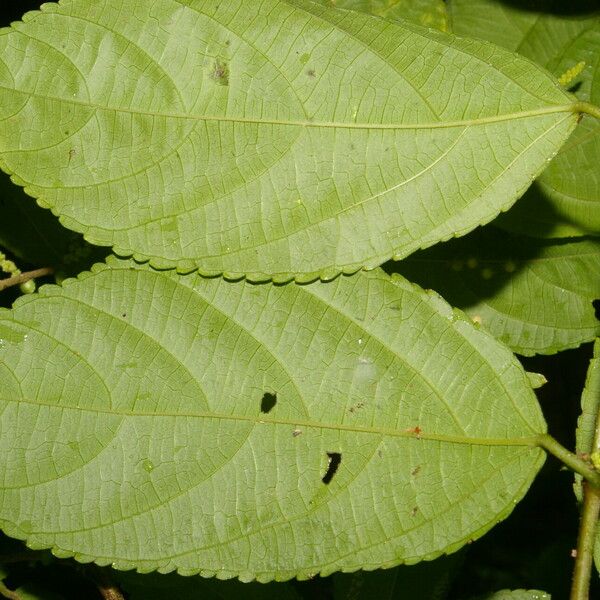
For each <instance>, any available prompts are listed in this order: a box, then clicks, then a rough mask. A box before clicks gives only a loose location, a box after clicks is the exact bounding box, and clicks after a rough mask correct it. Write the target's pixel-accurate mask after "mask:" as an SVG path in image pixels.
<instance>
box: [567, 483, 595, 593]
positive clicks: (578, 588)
mask: <svg viewBox="0 0 600 600" xmlns="http://www.w3.org/2000/svg"><path fill="white" fill-rule="evenodd" d="M599 514H600V490H599V489H597V488H594V487H592V486H591V485H589V484H588V483H587V482H584V484H583V511H582V513H581V522H580V524H579V535H578V537H577V556H576V558H575V569H574V570H573V585H572V587H571V600H588V598H589V595H590V578H591V576H592V563H593V554H594V542H595V541H596V526H597V523H598V515H599Z"/></svg>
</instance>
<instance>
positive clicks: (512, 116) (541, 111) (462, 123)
mask: <svg viewBox="0 0 600 600" xmlns="http://www.w3.org/2000/svg"><path fill="white" fill-rule="evenodd" d="M0 90H4V91H8V92H15V93H17V94H25V95H27V96H28V97H30V98H39V99H43V100H52V101H55V102H59V103H60V102H62V103H64V104H71V105H74V106H83V107H85V108H89V109H93V110H104V111H107V112H109V111H111V112H117V113H119V112H120V113H130V114H133V115H137V116H148V117H160V118H167V119H180V120H188V121H207V122H217V123H240V124H250V125H280V126H287V127H306V128H315V129H319V128H321V129H358V130H375V131H381V130H392V131H395V130H402V129H407V130H419V129H450V128H455V127H470V126H478V125H487V124H489V123H501V122H505V121H513V120H517V119H527V118H531V117H539V116H544V115H552V114H556V113H564V112H571V113H573V114H575V113H578V112H580V111H579V109H580V104H581V103H579V102H572V103H570V104H557V105H551V106H545V107H541V108H535V109H529V110H523V111H515V112H510V113H503V114H498V115H491V116H487V117H479V118H476V119H457V120H452V121H445V122H444V121H429V122H423V123H350V122H341V121H311V120H287V121H286V120H281V119H259V118H253V117H252V118H251V117H230V116H217V115H198V114H190V113H187V114H183V113H178V112H157V111H149V110H142V109H139V108H136V109H133V108H126V107H114V106H106V105H100V104H94V103H93V102H85V101H83V100H78V99H73V98H63V97H60V96H53V95H50V94H40V93H38V92H29V91H22V90H18V89H16V88H12V87H9V86H6V85H0Z"/></svg>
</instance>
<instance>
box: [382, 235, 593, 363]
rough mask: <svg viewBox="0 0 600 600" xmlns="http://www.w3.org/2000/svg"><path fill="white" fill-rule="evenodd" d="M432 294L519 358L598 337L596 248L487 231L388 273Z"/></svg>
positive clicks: (590, 241)
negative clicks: (459, 311) (393, 273)
mask: <svg viewBox="0 0 600 600" xmlns="http://www.w3.org/2000/svg"><path fill="white" fill-rule="evenodd" d="M389 268H390V269H392V270H394V271H397V272H399V273H401V274H402V275H404V277H407V278H408V279H410V280H411V281H414V282H415V283H418V284H419V285H421V286H422V287H425V288H433V289H434V290H436V291H437V292H438V293H440V294H441V295H442V296H443V297H444V298H445V299H446V300H447V301H448V302H450V304H452V305H453V306H457V307H459V308H460V309H462V310H464V311H465V312H466V313H467V314H468V315H469V316H470V317H471V318H472V319H474V320H475V321H477V322H478V323H480V324H481V325H483V326H484V327H485V328H486V329H487V330H488V331H489V332H490V333H491V334H492V335H493V336H494V337H496V338H497V339H499V340H501V341H502V342H504V343H505V344H507V345H508V346H510V347H511V348H512V350H513V351H514V352H518V353H519V354H523V355H532V354H536V353H542V354H553V353H555V352H559V351H561V350H566V349H567V348H574V347H577V346H579V345H580V344H582V343H584V342H589V341H591V340H593V339H594V337H596V336H597V335H600V321H599V320H598V318H597V317H596V314H595V310H594V305H593V302H594V300H596V299H597V298H600V241H598V240H595V239H580V240H577V241H575V240H570V241H566V240H534V239H531V238H526V237H524V236H518V235H511V234H507V233H506V232H503V231H500V230H498V229H496V228H495V227H494V226H490V227H487V228H484V229H481V230H478V231H475V232H473V233H472V234H470V235H468V236H466V237H464V238H461V239H458V240H451V241H449V242H447V243H446V244H440V245H438V246H435V247H433V248H429V249H427V250H423V251H421V252H417V253H415V254H413V255H411V256H409V257H408V258H406V259H404V260H403V261H400V262H398V263H394V264H393V265H390V266H389Z"/></svg>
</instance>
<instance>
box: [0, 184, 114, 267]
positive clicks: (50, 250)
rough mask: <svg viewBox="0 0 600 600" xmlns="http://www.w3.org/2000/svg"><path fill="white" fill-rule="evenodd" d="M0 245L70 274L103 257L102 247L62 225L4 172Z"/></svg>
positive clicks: (0, 193)
mask: <svg viewBox="0 0 600 600" xmlns="http://www.w3.org/2000/svg"><path fill="white" fill-rule="evenodd" d="M0 246H2V247H4V248H6V249H8V250H10V252H12V253H13V254H14V255H15V256H16V257H17V258H19V259H21V260H24V261H25V262H27V263H29V264H30V265H35V266H39V267H54V268H55V269H56V270H57V271H58V272H59V273H65V274H69V275H76V274H77V273H78V272H80V271H81V270H83V269H84V268H86V267H89V265H90V264H92V263H93V262H95V261H100V260H103V259H104V258H105V257H106V250H105V249H101V248H97V247H93V246H90V245H89V244H87V243H86V242H85V240H83V239H82V238H81V235H79V234H76V233H73V232H72V231H68V230H66V229H65V228H64V227H62V226H61V225H60V223H59V222H58V219H57V218H56V217H54V216H53V215H52V213H50V212H49V211H47V210H44V209H43V208H40V207H39V206H37V205H36V203H35V202H34V201H33V200H32V199H31V198H29V197H27V196H26V195H25V194H24V193H23V190H22V189H21V188H18V187H17V186H15V185H13V184H12V183H11V181H10V179H9V178H8V177H7V176H6V175H4V173H0Z"/></svg>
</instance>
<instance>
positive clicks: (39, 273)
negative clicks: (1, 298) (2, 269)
mask: <svg viewBox="0 0 600 600" xmlns="http://www.w3.org/2000/svg"><path fill="white" fill-rule="evenodd" d="M52 273H54V269H53V268H52V267H44V268H43V269H36V270H35V271H27V272H26V273H19V274H18V275H13V276H12V277H7V278H6V279H0V292H1V291H2V290H5V289H6V288H9V287H12V286H13V285H21V284H22V283H25V282H26V281H29V280H30V279H35V278H36V277H44V276H45V275H52Z"/></svg>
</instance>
